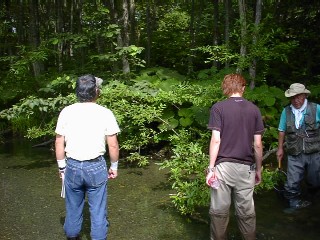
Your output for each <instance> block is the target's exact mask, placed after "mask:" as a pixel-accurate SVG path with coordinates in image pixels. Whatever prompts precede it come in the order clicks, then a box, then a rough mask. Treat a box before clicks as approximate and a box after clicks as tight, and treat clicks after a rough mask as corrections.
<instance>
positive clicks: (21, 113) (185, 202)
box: [0, 68, 286, 214]
mask: <svg viewBox="0 0 320 240" xmlns="http://www.w3.org/2000/svg"><path fill="white" fill-rule="evenodd" d="M230 72H232V69H229V70H224V71H217V70H216V69H215V68H212V69H207V70H203V71H201V72H199V73H198V75H197V77H196V78H195V79H187V78H186V77H185V76H183V75H180V74H178V73H177V72H175V71H171V70H168V69H165V68H152V69H146V70H144V71H142V72H141V74H140V75H138V76H136V77H135V78H133V79H131V80H130V81H129V80H127V81H125V82H123V81H118V80H110V81H108V79H105V81H104V85H103V88H102V92H101V95H100V97H99V99H98V103H99V104H101V105H103V106H105V107H107V108H109V109H111V110H112V111H113V112H114V114H115V115H116V118H117V121H118V122H119V125H120V128H121V133H120V134H119V142H120V146H121V152H122V154H123V156H124V161H127V162H128V163H130V164H132V163H134V164H137V165H138V166H141V167H142V166H146V165H148V164H149V158H148V155H149V153H150V152H152V151H153V149H152V148H153V147H154V146H157V148H156V149H160V148H161V147H166V148H169V149H170V152H171V157H170V158H169V159H162V162H161V163H160V168H168V169H169V172H170V177H169V181H170V184H171V186H172V188H173V189H174V191H175V194H173V195H172V196H171V198H172V201H173V204H174V205H175V207H176V208H177V209H178V211H179V212H180V213H181V214H193V213H195V212H196V209H197V208H198V207H202V206H207V205H208V202H209V188H207V186H206V184H205V172H204V170H205V169H206V167H207V166H208V161H209V157H208V147H209V142H210V136H211V132H210V131H209V130H208V129H207V123H208V119H209V112H210V108H211V106H212V105H213V104H214V103H215V102H217V101H221V100H223V99H225V96H223V95H222V92H221V80H222V79H223V77H224V75H225V74H228V73H230ZM74 82H75V77H74V76H69V77H68V76H64V77H63V78H58V79H56V80H55V81H53V82H52V83H51V84H49V85H48V86H47V87H46V88H43V89H42V91H46V92H47V95H48V98H44V97H39V96H30V97H28V98H25V99H22V100H21V101H20V102H19V103H18V104H16V105H14V106H12V107H11V108H9V109H6V110H3V111H1V112H0V117H1V118H5V119H7V120H8V121H9V122H11V124H12V126H13V127H14V129H15V130H16V131H18V132H19V131H20V132H22V133H23V134H24V135H25V136H27V137H29V138H38V139H43V138H44V137H51V138H53V137H54V135H55V134H54V129H55V125H56V120H57V117H58V114H59V112H60V111H61V109H62V108H63V107H65V106H66V105H69V104H72V103H74V102H76V97H75V94H74ZM63 89H70V91H69V92H68V93H65V92H64V91H62V90H63ZM282 96H283V91H281V90H280V89H278V88H276V87H270V86H266V85H261V86H259V87H256V88H255V89H254V90H249V89H248V90H247V91H246V92H245V97H246V98H247V99H248V100H250V101H253V102H254V103H255V104H257V105H258V106H259V108H260V110H261V113H262V116H263V119H264V124H265V128H266V131H265V133H264V136H263V141H264V146H265V150H266V151H268V150H270V149H272V148H275V147H276V144H275V143H276V140H277V124H278V119H279V116H280V111H281V110H282V108H283V106H284V105H285V104H286V101H285V99H284V97H282ZM264 169H265V172H264V173H263V174H264V176H268V174H269V173H268V168H267V167H265V168H264ZM266 179H268V178H266ZM269 183H270V182H269ZM269 183H268V182H266V184H265V185H261V186H262V187H261V188H257V190H258V191H263V190H265V189H270V186H271V185H270V184H271V183H270V184H269Z"/></svg>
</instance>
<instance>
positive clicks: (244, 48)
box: [237, 0, 247, 73]
mask: <svg viewBox="0 0 320 240" xmlns="http://www.w3.org/2000/svg"><path fill="white" fill-rule="evenodd" d="M238 3H239V14H240V29H241V39H240V62H239V64H238V66H237V72H238V73H241V72H242V70H243V69H242V68H243V62H244V60H245V57H246V54H247V46H246V37H247V17H246V1H245V0H238Z"/></svg>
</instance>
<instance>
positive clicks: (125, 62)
mask: <svg viewBox="0 0 320 240" xmlns="http://www.w3.org/2000/svg"><path fill="white" fill-rule="evenodd" d="M122 10H123V14H122V18H123V34H122V35H123V42H122V47H128V46H129V41H130V38H129V4H128V0H123V3H122ZM122 71H123V73H124V74H125V75H127V74H128V73H129V72H130V65H129V61H128V56H126V55H123V56H122Z"/></svg>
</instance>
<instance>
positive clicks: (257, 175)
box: [255, 170, 262, 185]
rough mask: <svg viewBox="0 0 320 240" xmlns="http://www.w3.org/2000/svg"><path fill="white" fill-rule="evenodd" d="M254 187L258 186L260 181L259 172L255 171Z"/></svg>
mask: <svg viewBox="0 0 320 240" xmlns="http://www.w3.org/2000/svg"><path fill="white" fill-rule="evenodd" d="M255 181H256V182H255V185H259V184H260V183H261V181H262V177H261V170H256V176H255Z"/></svg>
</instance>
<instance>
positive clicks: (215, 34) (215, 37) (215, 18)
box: [212, 0, 219, 68]
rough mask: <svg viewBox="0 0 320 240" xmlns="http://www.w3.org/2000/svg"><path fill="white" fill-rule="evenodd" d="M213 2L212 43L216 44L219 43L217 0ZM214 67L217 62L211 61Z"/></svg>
mask: <svg viewBox="0 0 320 240" xmlns="http://www.w3.org/2000/svg"><path fill="white" fill-rule="evenodd" d="M212 3H213V45H214V46H218V45H219V32H218V27H219V25H218V24H219V0H212ZM213 66H214V67H216V68H217V67H218V62H217V61H214V62H213Z"/></svg>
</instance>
